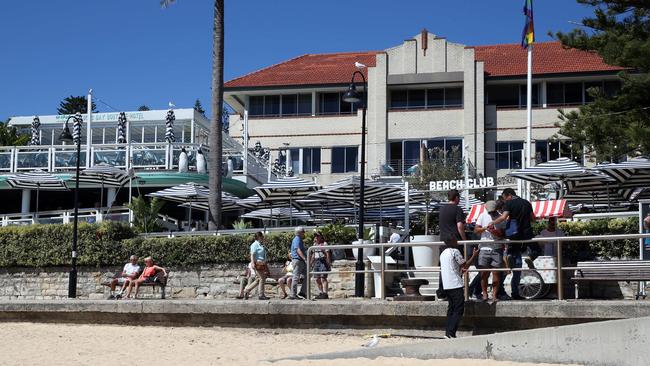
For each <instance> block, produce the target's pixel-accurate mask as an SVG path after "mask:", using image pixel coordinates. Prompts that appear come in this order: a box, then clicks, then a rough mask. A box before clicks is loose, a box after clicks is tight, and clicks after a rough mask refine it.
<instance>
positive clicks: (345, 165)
mask: <svg viewBox="0 0 650 366" xmlns="http://www.w3.org/2000/svg"><path fill="white" fill-rule="evenodd" d="M339 149H343V171H335V170H334V166H335V165H334V152H335V150H339ZM331 150H332V154H331V163H330V164H331V167H332V169H331V172H332V174H347V173H357V172H358V171H359V146H349V145H348V146H332V148H331ZM353 150H354V154H355V162H354V168H353V169H350V167H348V160H349V159H348V151H353Z"/></svg>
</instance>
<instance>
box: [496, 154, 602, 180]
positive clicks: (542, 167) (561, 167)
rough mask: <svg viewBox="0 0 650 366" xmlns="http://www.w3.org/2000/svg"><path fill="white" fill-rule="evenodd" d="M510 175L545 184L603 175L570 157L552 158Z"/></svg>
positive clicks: (598, 177)
mask: <svg viewBox="0 0 650 366" xmlns="http://www.w3.org/2000/svg"><path fill="white" fill-rule="evenodd" d="M508 175H509V176H511V177H515V178H519V179H522V180H526V181H529V182H533V183H538V184H543V185H546V184H550V183H553V182H557V181H562V182H566V181H568V180H588V179H594V180H599V179H602V175H600V174H596V173H595V172H593V171H590V170H589V169H587V168H585V167H583V166H582V165H580V164H578V163H576V162H575V161H573V160H571V159H569V158H559V159H557V160H551V161H548V162H546V163H541V164H539V165H536V166H533V167H530V168H525V169H520V170H516V171H514V172H510V173H508Z"/></svg>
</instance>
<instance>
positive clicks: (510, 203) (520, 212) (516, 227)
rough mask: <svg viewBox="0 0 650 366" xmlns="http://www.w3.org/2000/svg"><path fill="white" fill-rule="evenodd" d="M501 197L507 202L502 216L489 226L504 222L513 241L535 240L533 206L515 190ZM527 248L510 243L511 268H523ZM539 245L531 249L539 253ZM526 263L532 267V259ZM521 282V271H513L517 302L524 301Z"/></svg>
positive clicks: (512, 289) (514, 297)
mask: <svg viewBox="0 0 650 366" xmlns="http://www.w3.org/2000/svg"><path fill="white" fill-rule="evenodd" d="M501 197H502V198H503V200H504V201H505V202H506V204H505V208H504V210H503V213H502V214H501V216H499V217H498V218H497V219H495V220H494V221H492V222H491V223H489V224H488V227H489V228H491V229H493V228H494V227H495V226H496V225H499V224H501V223H502V222H505V223H506V237H507V238H508V239H511V240H530V239H532V238H533V236H534V235H533V227H532V225H531V223H532V222H534V221H535V216H534V214H533V206H532V205H531V204H530V202H528V201H527V200H525V199H523V198H521V197H518V196H517V195H516V194H515V190H514V189H512V188H506V189H504V190H503V193H502V194H501ZM525 248H526V244H521V243H510V244H508V250H507V258H508V265H509V266H510V268H513V269H514V268H521V264H522V263H521V262H522V259H521V253H522V252H523V251H524V249H525ZM538 248H539V245H537V244H535V245H530V249H531V250H533V251H535V252H539V250H538ZM526 263H527V264H528V266H529V267H532V259H531V258H527V261H526ZM520 281H521V271H512V280H511V281H510V288H511V294H512V295H511V296H512V298H513V299H515V300H521V299H523V298H522V297H521V296H519V282H520Z"/></svg>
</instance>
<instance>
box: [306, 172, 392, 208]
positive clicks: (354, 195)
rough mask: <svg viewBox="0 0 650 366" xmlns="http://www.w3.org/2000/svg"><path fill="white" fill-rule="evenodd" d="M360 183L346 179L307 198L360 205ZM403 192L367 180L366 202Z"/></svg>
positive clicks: (365, 185)
mask: <svg viewBox="0 0 650 366" xmlns="http://www.w3.org/2000/svg"><path fill="white" fill-rule="evenodd" d="M360 182H361V180H360V179H359V177H351V178H346V179H343V180H340V181H338V182H335V183H332V184H330V185H328V186H326V187H323V188H322V189H321V190H319V191H317V192H314V193H311V194H309V195H308V196H307V198H309V199H323V200H334V201H344V202H353V203H354V204H355V205H358V201H359V188H360ZM401 191H402V189H401V188H400V187H398V186H395V185H391V184H386V183H382V182H377V181H372V180H366V181H365V184H364V201H365V203H368V202H369V201H372V200H373V199H374V198H377V197H380V196H384V195H391V194H399V193H400V192H401ZM403 202H404V201H402V203H403Z"/></svg>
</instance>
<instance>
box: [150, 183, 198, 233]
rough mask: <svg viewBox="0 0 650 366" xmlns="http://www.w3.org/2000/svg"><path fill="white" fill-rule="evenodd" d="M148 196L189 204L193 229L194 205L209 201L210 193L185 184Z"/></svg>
mask: <svg viewBox="0 0 650 366" xmlns="http://www.w3.org/2000/svg"><path fill="white" fill-rule="evenodd" d="M148 196H151V197H158V198H162V199H164V200H168V201H174V202H181V203H189V220H188V222H189V225H190V227H192V205H193V204H194V203H195V202H197V201H207V199H208V198H209V197H210V191H209V190H208V189H207V188H205V187H204V186H202V185H199V184H196V183H194V182H189V183H183V184H180V185H177V186H174V187H169V188H165V189H163V190H161V191H157V192H153V193H149V194H148Z"/></svg>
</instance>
